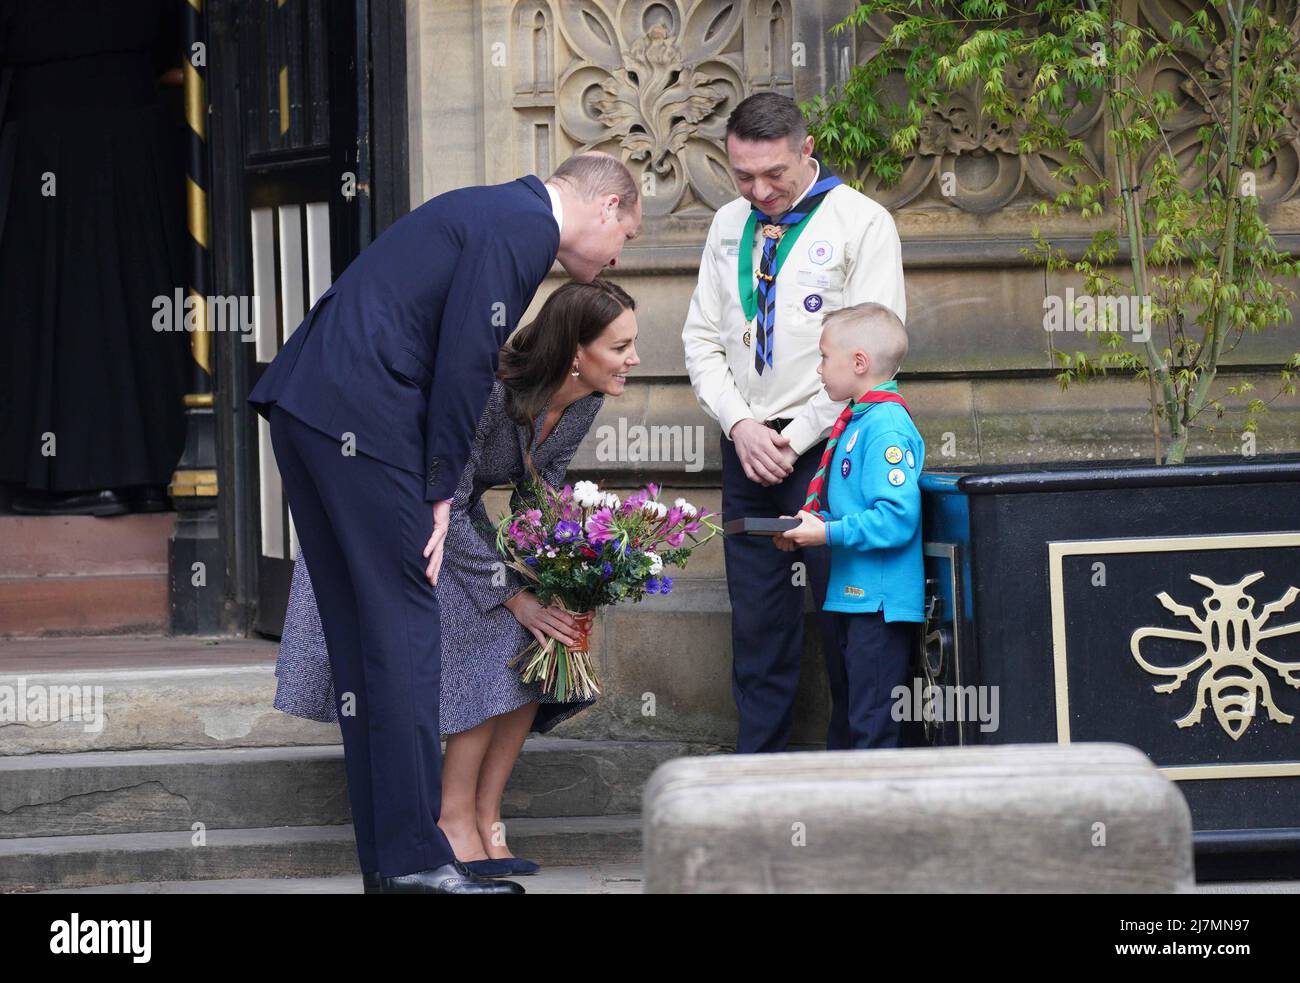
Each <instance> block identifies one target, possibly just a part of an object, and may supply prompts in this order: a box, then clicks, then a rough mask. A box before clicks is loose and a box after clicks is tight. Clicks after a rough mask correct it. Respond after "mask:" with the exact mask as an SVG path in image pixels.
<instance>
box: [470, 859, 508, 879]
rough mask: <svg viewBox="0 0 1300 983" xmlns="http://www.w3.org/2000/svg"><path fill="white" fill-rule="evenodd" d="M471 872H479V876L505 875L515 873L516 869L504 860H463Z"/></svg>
mask: <svg viewBox="0 0 1300 983" xmlns="http://www.w3.org/2000/svg"><path fill="white" fill-rule="evenodd" d="M461 863H463V864H464V865H465V866H466V867H468V868H469V871H470V873H471V874H477V875H478V876H479V877H505V876H506V874H513V873H515V871H513V870H511V869H510V868H509V867H507V866H506V861H504V860H492V859H487V860H462V861H461Z"/></svg>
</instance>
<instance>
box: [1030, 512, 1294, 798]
mask: <svg viewBox="0 0 1300 983" xmlns="http://www.w3.org/2000/svg"><path fill="white" fill-rule="evenodd" d="M1277 546H1281V547H1288V546H1300V532H1280V533H1224V534H1219V535H1211V536H1152V537H1150V538H1145V539H1074V540H1063V541H1061V542H1058V543H1051V542H1049V543H1048V544H1047V576H1048V591H1049V594H1050V597H1051V602H1052V663H1053V675H1054V677H1055V689H1056V740H1057V741H1058V742H1059V743H1061V744H1069V743H1071V738H1070V687H1069V678H1068V673H1067V669H1068V653H1067V652H1066V645H1065V592H1064V588H1063V586H1062V579H1063V576H1064V575H1063V573H1062V567H1063V563H1062V561H1063V560H1064V559H1065V557H1067V556H1086V555H1089V554H1092V555H1098V556H1107V555H1110V554H1113V553H1180V552H1184V551H1187V550H1195V549H1215V550H1244V549H1265V548H1269V547H1277ZM1159 771H1160V773H1161V774H1162V775H1164V776H1165V777H1166V778H1168V779H1169V780H1170V781H1175V782H1191V781H1198V780H1201V779H1218V778H1283V777H1290V776H1293V775H1300V761H1266V762H1251V763H1249V764H1236V765H1170V766H1169V767H1166V768H1160V769H1159Z"/></svg>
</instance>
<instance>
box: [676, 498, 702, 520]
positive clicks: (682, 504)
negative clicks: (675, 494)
mask: <svg viewBox="0 0 1300 983" xmlns="http://www.w3.org/2000/svg"><path fill="white" fill-rule="evenodd" d="M673 505H675V506H676V507H677V508H679V509H681V510H682V515H686V516H691V515H695V514H696V513H697V512H699V509H697V508H696V507H695V506H694V505H692V504H691V503H690V502H688V501H686V499H684V498H679V499H677V501H675V502H673Z"/></svg>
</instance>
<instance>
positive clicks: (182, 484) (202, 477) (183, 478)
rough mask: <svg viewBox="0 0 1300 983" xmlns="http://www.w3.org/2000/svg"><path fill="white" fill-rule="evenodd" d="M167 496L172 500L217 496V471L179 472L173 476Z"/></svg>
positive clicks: (191, 470) (210, 469)
mask: <svg viewBox="0 0 1300 983" xmlns="http://www.w3.org/2000/svg"><path fill="white" fill-rule="evenodd" d="M167 494H168V495H170V496H171V497H172V498H195V497H197V498H205V497H209V496H212V495H216V494H217V472H216V469H215V468H206V469H201V470H194V469H190V470H185V471H177V472H176V473H175V474H173V475H172V482H171V484H170V485H168V486H167Z"/></svg>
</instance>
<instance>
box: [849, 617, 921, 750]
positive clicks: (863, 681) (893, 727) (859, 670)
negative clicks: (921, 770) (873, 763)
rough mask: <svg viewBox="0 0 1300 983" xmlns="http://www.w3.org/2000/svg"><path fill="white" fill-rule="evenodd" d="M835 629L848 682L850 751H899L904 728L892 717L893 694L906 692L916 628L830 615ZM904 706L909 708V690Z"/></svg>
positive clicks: (904, 623) (876, 619)
mask: <svg viewBox="0 0 1300 983" xmlns="http://www.w3.org/2000/svg"><path fill="white" fill-rule="evenodd" d="M834 618H835V628H836V634H837V636H838V639H839V649H840V653H841V657H842V659H843V663H844V667H845V671H846V673H847V681H848V725H849V742H850V743H849V744H848V745H847V746H848V747H851V748H876V747H902V746H904V745H905V744H911V743H914V742H912V741H903V740H902V737H903V723H902V721H900V720H895V719H894V716H893V707H894V689H895V688H896V687H898V686H906V685H907V683H908V679H907V674H908V669H909V667H910V666H911V661H912V650H913V648H914V647H915V644H916V627H917V626H916V623H915V622H913V621H886V620H885V616H884V614H883V613H882V612H879V611H876V612H871V613H863V614H848V613H845V612H839V611H837V612H835V614H834ZM907 700H908V705H909V706H910V705H911V692H910V690H909V692H908V696H907Z"/></svg>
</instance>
